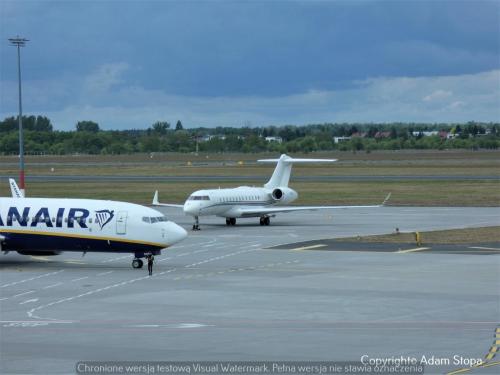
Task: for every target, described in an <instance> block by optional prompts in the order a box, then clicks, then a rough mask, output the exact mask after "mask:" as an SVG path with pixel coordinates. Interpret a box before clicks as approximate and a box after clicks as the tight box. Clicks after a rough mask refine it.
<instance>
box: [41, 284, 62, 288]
mask: <svg viewBox="0 0 500 375" xmlns="http://www.w3.org/2000/svg"><path fill="white" fill-rule="evenodd" d="M59 285H62V283H57V284H52V285H48V286H45V287H43V288H42V289H50V288H55V287H56V286H59Z"/></svg>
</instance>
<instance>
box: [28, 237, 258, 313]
mask: <svg viewBox="0 0 500 375" xmlns="http://www.w3.org/2000/svg"><path fill="white" fill-rule="evenodd" d="M256 246H257V247H258V246H260V244H255V245H250V247H256ZM257 250H259V249H258V248H254V249H247V250H240V251H236V252H234V253H230V254H226V255H222V256H218V257H214V258H210V259H207V260H205V261H203V262H199V263H192V264H188V265H186V266H184V267H185V268H190V267H194V266H196V265H198V264H202V263H208V262H213V261H215V260H220V259H224V258H227V257H230V256H235V255H239V254H244V253H248V252H251V251H257ZM176 270H177V269H176V268H172V269H170V270H167V271H163V272H157V273H155V274H154V275H152V276H149V275H146V276H142V277H137V278H135V279H130V280H125V281H122V282H120V283H116V284H111V285H108V286H106V287H103V288H99V289H94V290H90V291H88V292H86V293H82V294H78V295H74V296H71V297H66V298H62V299H59V300H56V301H53V302H50V303H47V304H45V305H39V306H37V307H34V308H32V309H31V310H29V311H27V312H26V313H27V315H28V317H30V318H35V319H46V320H47V321H54V320H56V319H53V318H41V317H40V316H37V315H35V313H36V312H37V311H40V310H42V309H46V308H48V307H51V306H54V305H58V304H61V303H64V302H69V301H72V300H74V299H77V298H82V297H85V296H90V295H92V294H95V293H100V292H102V291H105V290H109V289H112V288H117V287H119V286H123V285H127V284H131V283H135V282H137V281H142V280H147V279H149V278H153V277H157V276H161V275H165V274H167V273H171V272H175V271H176ZM58 272H62V270H61V271H58ZM52 274H54V273H52ZM179 279H180V278H179ZM59 284H62V283H59Z"/></svg>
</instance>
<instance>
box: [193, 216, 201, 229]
mask: <svg viewBox="0 0 500 375" xmlns="http://www.w3.org/2000/svg"><path fill="white" fill-rule="evenodd" d="M193 230H200V221H199V220H198V216H195V217H194V224H193Z"/></svg>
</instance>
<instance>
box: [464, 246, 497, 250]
mask: <svg viewBox="0 0 500 375" xmlns="http://www.w3.org/2000/svg"><path fill="white" fill-rule="evenodd" d="M469 249H478V250H493V251H500V249H497V248H494V247H482V246H469Z"/></svg>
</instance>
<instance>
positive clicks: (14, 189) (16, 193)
mask: <svg viewBox="0 0 500 375" xmlns="http://www.w3.org/2000/svg"><path fill="white" fill-rule="evenodd" d="M9 185H10V192H11V193H12V198H24V195H23V193H22V191H21V189H19V186H17V184H16V180H14V179H13V178H9Z"/></svg>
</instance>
